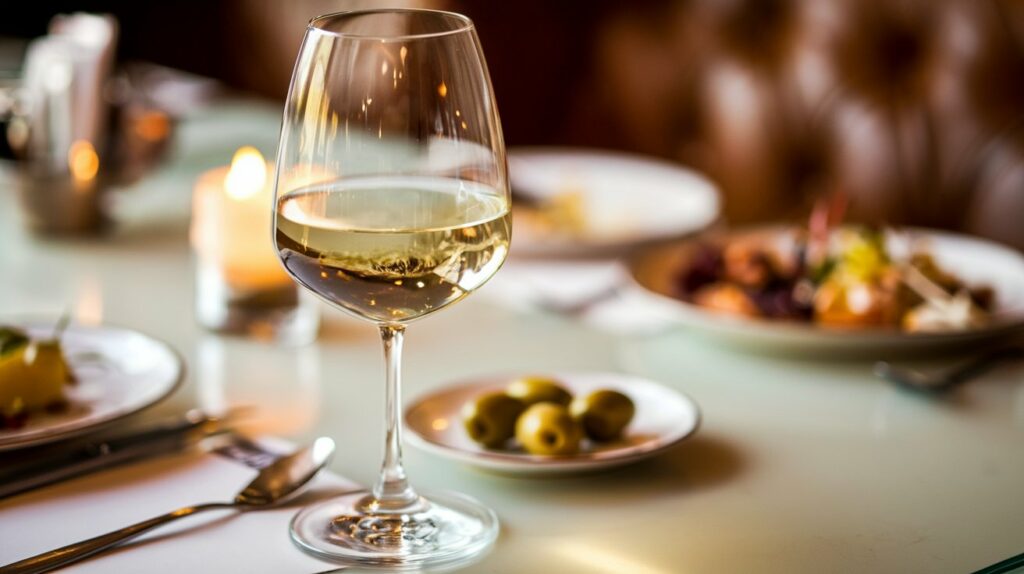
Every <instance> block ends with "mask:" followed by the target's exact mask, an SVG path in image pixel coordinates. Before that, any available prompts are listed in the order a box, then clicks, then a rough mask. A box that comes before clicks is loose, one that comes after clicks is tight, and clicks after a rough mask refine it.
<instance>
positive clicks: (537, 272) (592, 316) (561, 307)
mask: <svg viewBox="0 0 1024 574" xmlns="http://www.w3.org/2000/svg"><path fill="white" fill-rule="evenodd" d="M480 293H481V294H486V295H487V296H488V297H489V298H490V299H491V300H493V301H495V302H497V303H500V304H502V305H505V306H508V307H511V308H513V309H516V310H520V311H542V312H550V313H554V314H561V315H565V316H567V317H572V318H576V319H579V320H581V321H582V322H584V323H586V324H588V325H590V326H592V327H595V328H598V329H601V330H603V331H607V332H610V333H616V334H647V333H656V332H658V331H661V330H664V329H666V328H668V327H669V326H670V325H672V324H673V320H672V318H671V315H670V313H669V312H668V311H667V310H666V309H665V308H664V307H663V306H661V305H659V304H658V303H657V301H654V300H653V299H652V298H651V296H649V295H647V294H645V293H643V292H642V291H640V290H639V288H637V287H636V286H635V285H633V284H632V281H631V279H630V278H629V272H628V271H627V270H626V268H625V266H624V265H623V264H622V263H621V262H620V261H618V260H607V259H510V260H509V261H508V262H506V263H505V266H504V267H502V269H501V271H500V272H499V273H498V274H497V275H496V276H495V278H494V280H493V281H491V282H490V283H489V284H488V285H487V288H485V289H482V290H481V291H480Z"/></svg>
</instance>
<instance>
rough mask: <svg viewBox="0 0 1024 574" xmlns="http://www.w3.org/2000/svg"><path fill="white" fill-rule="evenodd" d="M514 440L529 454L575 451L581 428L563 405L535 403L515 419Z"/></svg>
mask: <svg viewBox="0 0 1024 574" xmlns="http://www.w3.org/2000/svg"><path fill="white" fill-rule="evenodd" d="M516 440H518V441H519V443H520V444H521V445H523V448H525V449H526V452H528V453H530V454H548V455H558V454H560V455H566V454H576V453H577V452H578V451H579V450H580V441H581V440H583V429H581V428H580V425H579V424H578V423H577V422H576V421H574V420H573V419H572V416H570V415H569V411H568V410H567V409H566V408H565V407H564V406H562V405H556V404H554V403H537V404H535V405H533V406H531V407H529V408H527V409H526V411H524V412H523V414H522V415H520V416H519V420H518V421H516Z"/></svg>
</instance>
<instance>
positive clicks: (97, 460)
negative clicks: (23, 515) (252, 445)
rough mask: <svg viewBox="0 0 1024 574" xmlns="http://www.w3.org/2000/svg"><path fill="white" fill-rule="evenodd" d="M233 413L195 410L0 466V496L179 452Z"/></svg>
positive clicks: (225, 426)
mask: <svg viewBox="0 0 1024 574" xmlns="http://www.w3.org/2000/svg"><path fill="white" fill-rule="evenodd" d="M233 415H234V413H233V412H232V411H229V412H228V413H227V414H226V415H224V416H214V415H210V414H208V413H203V412H201V411H198V410H192V411H189V412H187V413H185V415H184V417H179V418H176V419H173V420H171V421H168V422H163V423H159V424H156V425H153V426H150V427H146V428H144V429H142V430H140V431H136V432H132V433H129V434H125V435H121V436H117V437H113V438H110V439H106V440H102V441H94V442H87V443H84V444H82V443H77V444H75V445H72V446H70V447H68V448H62V449H57V450H54V451H52V452H47V453H46V454H42V455H40V456H38V457H32V458H31V459H30V460H28V461H26V462H23V463H19V464H16V465H13V466H9V467H7V468H3V469H2V470H0V500H2V499H4V498H6V497H8V496H13V495H15V494H18V493H21V492H25V491H28V490H32V489H35V488H39V487H41V486H46V485H48V484H53V483H55V482H60V481H62V480H67V479H69V478H73V477H76V476H81V475H83V474H88V473H91V472H95V471H98V470H102V469H106V468H110V467H113V466H118V465H121V464H124V463H127V462H131V461H136V460H140V459H143V458H150V457H153V456H157V455H161V454H168V453H173V452H180V451H183V450H185V449H186V448H188V447H190V446H193V445H195V444H197V443H198V442H199V441H201V440H202V439H204V438H207V437H210V436H214V435H218V434H222V433H225V432H228V431H230V430H231V428H230V422H231V420H232V418H233Z"/></svg>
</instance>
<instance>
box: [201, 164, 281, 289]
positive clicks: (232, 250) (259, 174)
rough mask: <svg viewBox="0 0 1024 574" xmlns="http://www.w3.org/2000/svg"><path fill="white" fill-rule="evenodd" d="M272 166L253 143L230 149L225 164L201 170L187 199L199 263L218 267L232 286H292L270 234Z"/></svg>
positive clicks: (239, 287) (256, 287) (250, 287)
mask: <svg viewBox="0 0 1024 574" xmlns="http://www.w3.org/2000/svg"><path fill="white" fill-rule="evenodd" d="M272 179H273V166H271V165H267V163H266V162H265V161H263V156H262V155H260V152H259V151H258V150H256V148H253V147H249V146H246V147H243V148H241V149H239V150H238V151H237V152H235V156H234V158H233V159H232V160H231V166H230V167H220V168H216V169H211V170H209V171H207V172H204V173H203V174H202V175H200V176H199V180H198V181H197V182H196V187H195V194H194V196H193V202H192V245H193V247H194V248H195V251H196V256H197V257H198V258H199V259H201V260H202V262H203V263H206V264H211V265H213V266H215V267H216V268H218V269H220V270H221V272H222V273H223V277H224V281H225V282H226V283H228V284H229V285H230V286H231V287H232V288H233V289H239V290H248V289H253V290H263V289H274V288H277V287H280V286H283V285H291V283H292V282H291V279H290V278H289V277H288V275H287V274H286V273H285V272H284V270H283V269H282V268H281V264H280V263H279V261H278V258H277V254H276V253H275V252H274V246H273V242H272V240H271V237H270V223H271V219H270V218H271V217H272V216H273V205H272V202H273V199H272V196H273V191H272V189H271V185H270V182H271V180H272Z"/></svg>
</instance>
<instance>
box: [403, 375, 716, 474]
mask: <svg viewBox="0 0 1024 574" xmlns="http://www.w3.org/2000/svg"><path fill="white" fill-rule="evenodd" d="M515 378H516V377H489V378H485V379H481V380H475V381H469V382H465V383H461V384H456V385H452V386H446V387H443V388H440V389H437V390H435V391H433V392H430V393H428V394H426V395H424V396H421V397H419V398H418V399H417V400H415V401H414V402H413V403H412V404H411V405H410V406H409V407H408V408H407V409H406V411H405V423H406V428H408V429H409V431H411V432H410V433H409V439H410V440H409V442H410V444H412V445H413V446H416V447H417V448H420V449H422V450H425V451H427V452H431V453H434V454H437V455H440V456H443V457H445V458H449V459H452V460H455V461H459V462H463V463H466V464H468V465H471V466H476V467H479V468H482V469H487V470H492V471H498V472H503V473H508V474H520V475H541V474H560V473H576V472H587V471H592V470H599V469H605V468H611V467H616V466H622V465H625V464H630V463H633V462H637V461H639V460H643V459H646V458H650V457H652V456H655V455H657V454H659V453H662V452H664V451H665V450H667V449H669V448H671V447H672V446H674V445H676V444H678V443H679V442H680V441H682V440H683V439H685V438H686V437H688V436H690V435H691V434H693V432H694V431H696V430H697V427H698V425H699V424H700V409H698V408H697V405H696V404H695V403H694V402H693V401H692V400H690V398H689V397H687V396H685V395H683V394H681V393H679V392H678V391H675V390H673V389H670V388H668V387H665V386H663V385H660V384H658V383H655V382H653V381H650V380H647V379H643V378H640V377H635V376H632V375H624V374H619V373H561V374H555V375H554V378H555V379H556V380H558V381H560V382H561V383H562V384H563V386H565V388H566V389H568V390H569V392H571V393H572V394H573V395H580V394H587V393H589V392H592V391H595V390H597V389H613V390H617V391H619V392H622V393H624V394H626V395H627V396H629V397H630V398H631V399H632V400H633V403H634V404H635V405H636V414H635V415H634V417H633V420H632V422H630V424H629V426H628V427H627V428H626V431H625V433H624V436H623V438H621V439H619V440H617V441H613V442H609V443H593V442H590V441H586V443H585V445H584V448H583V449H582V452H580V453H579V454H575V455H570V456H536V455H530V454H526V453H525V452H522V451H512V450H507V451H506V450H492V449H487V448H484V447H482V446H480V445H478V444H477V443H475V442H473V441H472V440H471V439H470V438H469V436H468V435H467V434H466V431H465V430H464V429H463V427H462V418H461V415H460V411H461V409H462V405H463V404H465V403H466V402H467V401H470V400H472V399H473V398H474V397H477V396H479V395H480V394H481V393H484V392H487V391H494V390H501V389H503V388H504V387H505V386H506V385H507V384H508V383H509V381H511V380H513V379H515Z"/></svg>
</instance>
